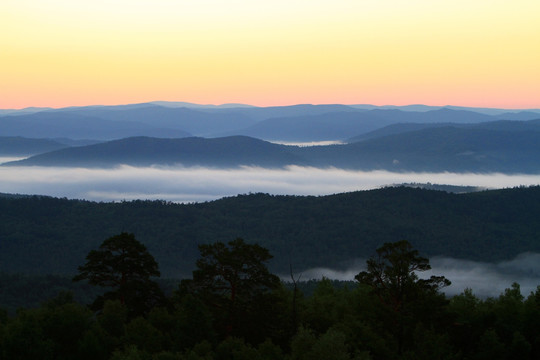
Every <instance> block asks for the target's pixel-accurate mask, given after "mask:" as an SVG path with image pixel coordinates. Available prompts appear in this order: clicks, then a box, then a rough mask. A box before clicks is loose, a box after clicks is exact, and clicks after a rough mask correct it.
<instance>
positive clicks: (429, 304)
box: [0, 232, 540, 360]
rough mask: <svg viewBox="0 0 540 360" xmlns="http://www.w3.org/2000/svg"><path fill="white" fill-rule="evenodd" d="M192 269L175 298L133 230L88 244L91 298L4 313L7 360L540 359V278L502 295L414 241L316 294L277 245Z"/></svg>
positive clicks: (210, 257)
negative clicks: (488, 292)
mask: <svg viewBox="0 0 540 360" xmlns="http://www.w3.org/2000/svg"><path fill="white" fill-rule="evenodd" d="M198 252H199V257H198V260H197V261H196V269H195V270H194V271H193V272H192V276H191V277H188V278H185V279H183V280H182V281H181V283H180V284H179V286H176V288H175V289H174V290H173V291H172V292H170V293H169V294H165V293H164V291H163V289H162V288H161V287H160V286H159V285H158V283H157V282H156V280H157V279H158V278H159V276H160V271H159V264H158V262H157V261H156V260H155V259H154V257H153V256H152V255H151V253H150V252H149V250H148V249H147V248H146V246H145V245H143V244H142V243H141V242H139V241H138V240H137V239H136V238H135V235H134V234H132V233H126V232H121V233H119V234H117V235H114V236H111V237H109V238H107V239H106V240H105V241H103V242H102V244H101V245H100V246H99V247H97V248H95V249H92V250H90V251H89V252H88V254H87V256H86V258H85V261H83V262H82V263H81V264H80V265H79V266H78V272H77V275H76V276H74V277H73V281H74V282H75V283H77V284H85V286H89V287H95V288H99V289H101V291H97V292H95V295H94V296H95V298H93V299H91V300H90V302H88V303H81V302H79V301H75V300H74V297H73V294H72V293H69V292H60V293H59V294H56V295H55V296H54V297H52V298H49V299H47V300H46V301H44V302H42V304H41V305H40V306H38V307H34V308H20V309H18V310H17V312H16V313H15V314H8V312H7V311H6V310H0V359H2V360H3V359H21V360H25V359H60V360H62V359H66V360H67V359H112V360H120V359H148V360H173V359H176V360H184V359H186V360H187V359H190V360H197V359H219V360H222V359H223V360H228V359H231V360H232V359H235V360H236V359H261V360H263V359H268V360H269V359H291V360H292V359H306V360H307V359H325V360H331V359H343V360H346V359H537V358H538V357H539V356H540V335H539V334H540V286H539V287H538V288H537V290H536V291H535V292H534V293H531V294H528V295H527V296H523V295H522V294H521V291H520V286H519V284H517V283H514V284H513V285H512V286H511V287H510V288H508V289H506V290H505V291H504V292H503V293H502V294H500V296H498V297H496V298H487V299H480V298H478V297H477V296H475V295H474V293H473V291H472V290H470V289H467V290H465V291H464V292H463V293H461V294H459V295H456V296H453V297H450V298H449V297H447V296H445V294H444V288H445V287H446V286H447V285H448V284H449V283H450V281H451V279H446V278H445V277H444V276H437V275H433V276H431V278H428V279H425V278H419V276H418V274H419V273H421V272H423V271H426V270H429V269H430V265H429V259H428V258H426V257H423V256H420V254H419V252H418V250H416V249H414V248H413V247H412V245H411V244H410V243H409V242H408V241H405V240H401V241H396V242H387V243H385V244H383V245H382V246H380V247H379V248H377V249H376V251H375V253H374V255H373V256H372V257H370V258H369V259H368V260H367V262H366V265H367V267H366V270H365V271H362V272H360V273H359V274H357V275H356V277H355V282H354V283H350V284H348V285H347V286H336V284H335V282H332V281H330V280H328V279H324V278H323V279H322V280H320V281H317V282H316V283H312V285H314V289H313V291H312V292H311V293H310V294H309V295H308V294H304V293H303V291H302V290H301V287H300V286H299V285H300V281H299V280H300V276H299V275H298V274H295V273H294V271H293V270H292V269H291V273H290V281H289V283H288V284H286V283H285V282H283V281H280V279H279V278H278V277H277V276H276V275H274V274H272V273H271V271H270V270H269V269H268V267H267V263H268V261H269V260H270V259H271V258H272V254H271V253H270V251H269V250H268V249H266V248H264V247H262V246H260V245H258V244H248V243H246V242H245V241H244V240H243V239H241V238H236V239H234V240H231V241H228V242H220V241H217V242H214V243H209V244H201V245H199V246H198Z"/></svg>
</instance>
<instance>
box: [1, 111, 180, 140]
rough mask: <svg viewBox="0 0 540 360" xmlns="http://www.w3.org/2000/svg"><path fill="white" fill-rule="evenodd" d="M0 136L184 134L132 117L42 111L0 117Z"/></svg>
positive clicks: (104, 137)
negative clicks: (102, 116) (141, 121)
mask: <svg viewBox="0 0 540 360" xmlns="http://www.w3.org/2000/svg"><path fill="white" fill-rule="evenodd" d="M0 131H1V133H2V135H3V136H22V137H27V138H70V139H96V140H112V139H118V138H124V137H130V136H141V135H147V136H154V137H185V136H189V133H187V132H186V131H183V130H178V129H171V128H166V127H160V126H153V125H149V124H144V123H140V122H135V121H115V120H107V119H103V118H100V117H96V116H91V115H87V114H84V113H76V112H69V111H42V112H37V113H34V114H28V115H11V116H3V117H0Z"/></svg>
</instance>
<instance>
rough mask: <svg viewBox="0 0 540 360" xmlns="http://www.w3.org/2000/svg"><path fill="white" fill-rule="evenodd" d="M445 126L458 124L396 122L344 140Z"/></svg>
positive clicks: (361, 139)
mask: <svg viewBox="0 0 540 360" xmlns="http://www.w3.org/2000/svg"><path fill="white" fill-rule="evenodd" d="M447 126H459V125H458V124H454V123H439V124H431V123H398V124H391V125H388V126H385V127H383V128H380V129H377V130H373V131H370V132H366V133H361V134H360V135H357V136H354V137H351V138H349V139H347V140H346V142H347V143H355V142H359V141H364V140H367V139H374V138H379V137H383V136H388V135H395V134H401V133H406V132H411V131H418V130H422V129H429V128H437V127H447Z"/></svg>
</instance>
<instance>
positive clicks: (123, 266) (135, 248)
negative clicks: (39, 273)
mask: <svg viewBox="0 0 540 360" xmlns="http://www.w3.org/2000/svg"><path fill="white" fill-rule="evenodd" d="M159 275H160V272H159V270H158V264H157V262H156V261H155V260H154V258H153V256H152V255H150V253H149V252H148V250H147V249H146V247H145V246H144V245H143V244H141V243H140V242H138V241H137V240H136V239H135V235H133V234H128V233H121V234H119V235H115V236H113V237H110V238H108V239H107V240H105V241H104V242H103V243H102V244H101V245H100V247H99V249H98V250H92V251H90V252H89V253H88V255H87V256H86V263H85V264H84V265H82V266H79V274H78V275H77V276H75V277H74V278H73V281H81V280H88V282H89V283H90V284H91V285H97V286H102V287H108V288H112V289H113V290H111V291H109V292H107V293H105V294H104V295H103V296H102V297H98V298H97V299H96V301H94V304H93V307H94V308H96V309H101V308H102V307H103V303H104V301H105V300H113V299H118V300H120V303H121V304H122V305H126V306H127V307H128V309H129V311H130V313H131V315H133V316H135V315H140V314H143V313H146V312H147V311H149V310H150V309H151V308H152V307H153V306H154V305H156V304H157V303H158V302H160V301H161V300H162V298H163V295H162V293H161V290H160V289H159V286H158V285H157V284H156V283H155V282H154V281H152V280H151V277H153V276H159Z"/></svg>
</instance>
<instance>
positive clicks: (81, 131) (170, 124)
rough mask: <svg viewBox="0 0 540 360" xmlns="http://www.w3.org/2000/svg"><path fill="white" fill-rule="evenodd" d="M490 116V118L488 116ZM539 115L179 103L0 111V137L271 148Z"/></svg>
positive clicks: (418, 107)
mask: <svg viewBox="0 0 540 360" xmlns="http://www.w3.org/2000/svg"><path fill="white" fill-rule="evenodd" d="M489 110H491V111H489ZM539 118H540V110H534V109H533V110H527V111H505V110H501V109H475V108H458V107H427V106H422V105H411V106H403V107H374V106H371V105H339V104H335V105H309V104H303V105H292V106H274V107H254V106H249V105H242V104H227V105H222V106H213V105H197V104H190V103H182V102H179V103H177V102H159V101H157V102H151V103H141V104H128V105H118V106H83V107H68V108H62V109H49V108H28V109H22V110H0V134H1V136H21V137H27V138H70V139H93V140H101V141H103V140H116V139H121V138H126V137H133V136H149V137H162V138H180V137H188V136H202V137H223V136H233V135H246V136H251V137H255V138H258V139H262V140H273V141H295V142H299V141H305V142H311V141H328V140H345V139H348V138H351V137H353V136H359V135H362V134H365V133H367V132H370V131H374V130H377V129H380V128H382V127H384V126H387V125H390V124H396V123H467V124H469V123H480V122H489V121H496V120H521V121H524V120H532V119H539Z"/></svg>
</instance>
